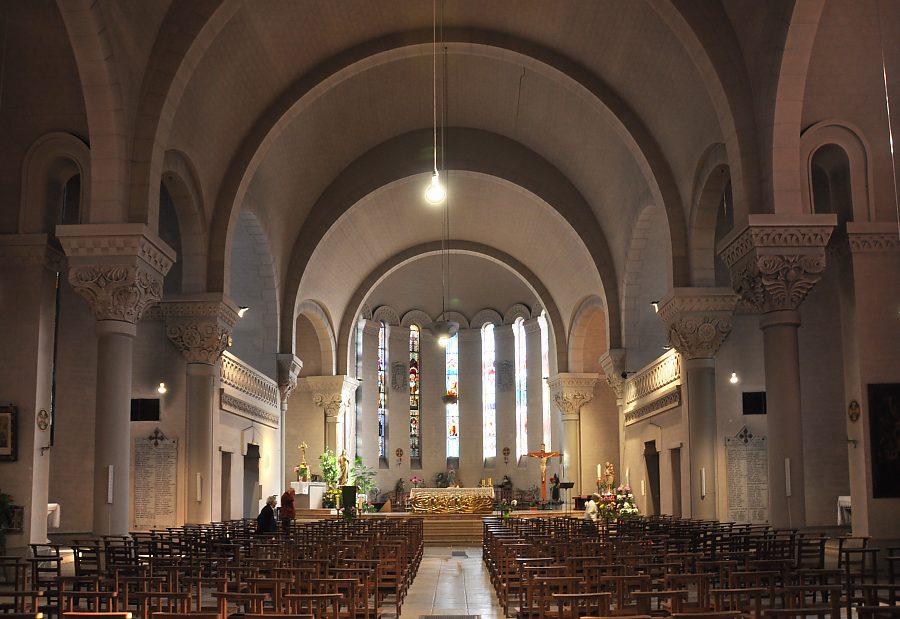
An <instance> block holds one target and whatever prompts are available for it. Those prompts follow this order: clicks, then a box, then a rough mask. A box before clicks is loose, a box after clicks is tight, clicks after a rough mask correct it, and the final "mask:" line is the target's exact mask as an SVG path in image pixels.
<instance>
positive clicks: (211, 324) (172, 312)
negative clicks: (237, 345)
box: [160, 293, 238, 365]
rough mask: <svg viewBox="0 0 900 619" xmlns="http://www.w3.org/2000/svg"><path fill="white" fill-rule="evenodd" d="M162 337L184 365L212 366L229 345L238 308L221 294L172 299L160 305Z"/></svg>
mask: <svg viewBox="0 0 900 619" xmlns="http://www.w3.org/2000/svg"><path fill="white" fill-rule="evenodd" d="M160 313H161V314H162V316H163V318H164V319H165V321H166V336H167V337H168V338H169V340H170V341H171V342H172V343H173V344H174V345H175V347H176V348H177V349H178V350H179V351H181V354H182V355H184V358H185V359H187V361H188V363H206V364H208V365H215V364H216V363H217V362H218V361H219V357H221V356H222V353H223V352H224V351H225V349H226V348H228V347H229V346H231V333H232V332H233V331H234V325H235V323H237V320H238V307H237V305H235V304H234V303H233V302H232V301H231V300H229V299H228V298H226V297H225V296H224V295H222V294H215V293H211V294H206V295H200V296H197V295H192V296H191V297H175V298H173V299H171V300H168V299H167V300H166V301H163V302H162V303H160Z"/></svg>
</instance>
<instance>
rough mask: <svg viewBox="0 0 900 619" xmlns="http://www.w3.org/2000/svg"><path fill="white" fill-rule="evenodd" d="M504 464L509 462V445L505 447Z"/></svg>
mask: <svg viewBox="0 0 900 619" xmlns="http://www.w3.org/2000/svg"><path fill="white" fill-rule="evenodd" d="M503 464H509V447H504V448H503Z"/></svg>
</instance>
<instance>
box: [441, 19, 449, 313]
mask: <svg viewBox="0 0 900 619" xmlns="http://www.w3.org/2000/svg"><path fill="white" fill-rule="evenodd" d="M440 38H441V47H442V49H443V56H442V58H441V61H442V65H441V71H442V73H441V102H442V105H441V171H442V172H443V173H444V187H445V188H446V189H447V195H446V197H445V198H444V234H443V235H442V237H443V238H444V239H446V245H445V246H444V247H443V248H442V249H443V259H444V264H443V265H442V268H441V272H442V273H443V274H444V277H443V279H444V290H443V294H442V295H441V309H442V310H443V311H444V312H445V313H446V311H447V310H446V304H449V303H450V191H449V181H450V179H449V178H448V176H447V156H446V151H447V147H446V142H445V140H446V137H447V46H446V45H445V44H444V3H443V2H441V30H440ZM445 318H446V320H449V319H450V317H449V315H447V316H446V317H445Z"/></svg>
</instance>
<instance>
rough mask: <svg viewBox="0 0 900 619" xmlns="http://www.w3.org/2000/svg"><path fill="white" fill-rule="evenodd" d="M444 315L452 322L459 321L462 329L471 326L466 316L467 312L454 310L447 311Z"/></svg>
mask: <svg viewBox="0 0 900 619" xmlns="http://www.w3.org/2000/svg"><path fill="white" fill-rule="evenodd" d="M444 316H446V317H447V320H450V321H452V322H458V323H459V328H460V329H468V328H469V319H468V318H466V316H465V314H463V313H462V312H452V311H447V312H446V313H445V314H444Z"/></svg>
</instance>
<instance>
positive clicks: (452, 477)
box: [447, 469, 459, 488]
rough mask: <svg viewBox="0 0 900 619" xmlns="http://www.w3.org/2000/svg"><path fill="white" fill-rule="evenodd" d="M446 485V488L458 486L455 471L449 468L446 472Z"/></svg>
mask: <svg viewBox="0 0 900 619" xmlns="http://www.w3.org/2000/svg"><path fill="white" fill-rule="evenodd" d="M447 487H448V488H459V481H457V479H456V471H454V470H453V469H450V471H449V472H448V473H447Z"/></svg>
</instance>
